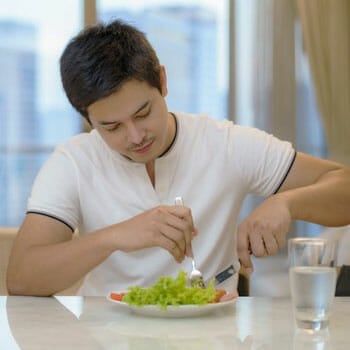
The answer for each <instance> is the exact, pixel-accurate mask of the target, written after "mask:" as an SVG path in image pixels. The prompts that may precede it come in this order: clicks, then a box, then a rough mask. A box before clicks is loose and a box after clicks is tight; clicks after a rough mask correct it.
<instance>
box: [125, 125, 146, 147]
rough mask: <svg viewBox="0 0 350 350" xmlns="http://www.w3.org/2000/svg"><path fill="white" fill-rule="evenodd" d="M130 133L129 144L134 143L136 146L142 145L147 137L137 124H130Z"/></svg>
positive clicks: (128, 130) (128, 129)
mask: <svg viewBox="0 0 350 350" xmlns="http://www.w3.org/2000/svg"><path fill="white" fill-rule="evenodd" d="M127 132H128V142H130V143H134V144H136V145H138V144H140V143H141V142H142V141H143V139H144V136H145V131H144V130H143V129H142V128H140V127H137V126H136V124H134V123H130V124H129V125H128V128H127Z"/></svg>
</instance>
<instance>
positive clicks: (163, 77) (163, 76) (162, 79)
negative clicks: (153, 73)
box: [159, 66, 168, 97]
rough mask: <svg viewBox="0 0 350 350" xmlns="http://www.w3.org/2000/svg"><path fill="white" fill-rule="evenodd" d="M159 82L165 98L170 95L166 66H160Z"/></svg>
mask: <svg viewBox="0 0 350 350" xmlns="http://www.w3.org/2000/svg"><path fill="white" fill-rule="evenodd" d="M159 80H160V89H161V91H160V92H161V94H162V96H163V97H165V96H166V95H167V94H168V86H167V79H166V71H165V67H164V66H160V70H159Z"/></svg>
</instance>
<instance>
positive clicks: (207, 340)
mask: <svg viewBox="0 0 350 350" xmlns="http://www.w3.org/2000/svg"><path fill="white" fill-rule="evenodd" d="M0 349H3V350H13V349H16V350H18V349H21V350H22V349H24V350H28V349H29V350H32V349H33V350H34V349H35V350H40V349H43V350H55V349H65V350H69V349H75V350H78V349H84V350H89V349H122V350H126V349H132V350H138V349H142V350H145V349H150V350H158V349H171V350H175V349H181V350H197V349H198V350H206V349H212V350H226V349H227V350H228V349H229V350H233V349H237V350H240V349H244V350H248V349H249V350H267V349H269V350H270V349H278V350H286V349H293V350H303V349H315V350H316V349H317V350H326V349H327V350H328V349H332V350H343V349H344V350H348V349H350V298H336V300H335V303H334V307H333V314H332V318H331V325H330V328H329V332H328V333H322V334H321V336H307V335H305V334H300V332H297V331H296V330H295V325H294V318H293V314H292V308H291V301H290V299H289V298H262V297H240V298H238V300H237V302H236V303H235V304H234V305H232V306H230V307H228V308H227V309H225V310H218V311H216V312H215V313H214V314H211V315H208V316H203V317H197V318H186V319H184V318H182V319H161V318H149V317H143V316H138V315H135V314H133V313H130V312H129V311H128V310H125V309H122V308H120V307H119V306H117V305H115V304H112V303H111V302H109V301H107V299H105V298H98V297H85V298H83V297H76V296H75V297H56V298H33V297H14V296H11V297H0Z"/></svg>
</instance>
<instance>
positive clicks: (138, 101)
mask: <svg viewBox="0 0 350 350" xmlns="http://www.w3.org/2000/svg"><path fill="white" fill-rule="evenodd" d="M163 83H164V84H165V81H164V82H163ZM162 86H163V88H162V93H161V92H160V91H159V90H158V89H156V88H154V87H151V86H149V85H148V83H146V82H140V81H138V80H130V81H128V82H126V83H124V84H123V85H122V87H121V88H120V89H119V90H118V91H117V92H116V93H114V94H112V95H110V96H108V97H106V98H103V99H101V100H98V101H96V102H95V103H93V104H91V105H90V106H89V107H88V113H89V118H90V120H91V123H92V126H93V127H94V128H95V129H96V130H97V131H98V132H99V133H100V135H101V137H102V138H103V139H104V140H105V142H106V143H107V144H108V145H109V146H110V147H111V148H112V149H113V150H115V151H117V152H119V153H120V154H122V155H123V156H125V157H127V158H130V159H131V160H133V161H135V162H139V163H148V162H151V161H153V160H154V159H156V158H157V157H158V156H159V155H161V154H162V153H163V152H164V151H165V150H166V149H167V148H168V147H169V145H170V144H171V142H172V140H173V138H174V135H175V123H174V121H173V118H172V117H171V116H170V115H169V113H168V110H167V107H166V103H165V100H164V97H165V95H166V86H165V85H162Z"/></svg>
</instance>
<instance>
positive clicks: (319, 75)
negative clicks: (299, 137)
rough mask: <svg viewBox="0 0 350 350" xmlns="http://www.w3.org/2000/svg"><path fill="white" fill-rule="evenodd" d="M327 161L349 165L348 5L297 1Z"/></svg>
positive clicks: (340, 0) (344, 2)
mask: <svg viewBox="0 0 350 350" xmlns="http://www.w3.org/2000/svg"><path fill="white" fill-rule="evenodd" d="M297 8H298V13H299V16H300V20H301V24H302V29H303V37H304V45H305V48H306V51H307V54H308V56H309V61H310V66H311V72H312V77H313V81H314V84H315V90H316V96H317V103H318V107H319V110H320V113H321V116H322V121H323V125H324V129H325V135H326V139H327V144H328V149H329V158H330V159H333V160H336V161H340V162H342V163H345V164H348V165H349V164H350V116H349V113H350V1H348V0H336V1H329V0H297Z"/></svg>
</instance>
